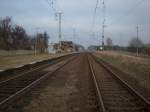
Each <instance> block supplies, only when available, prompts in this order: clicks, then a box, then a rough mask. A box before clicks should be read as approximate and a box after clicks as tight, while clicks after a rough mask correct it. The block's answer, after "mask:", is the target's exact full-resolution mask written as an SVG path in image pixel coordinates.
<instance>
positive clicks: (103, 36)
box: [102, 0, 106, 49]
mask: <svg viewBox="0 0 150 112" xmlns="http://www.w3.org/2000/svg"><path fill="white" fill-rule="evenodd" d="M105 8H106V7H105V0H103V16H104V20H103V24H102V49H104V45H105V44H104V39H105V21H106V19H105Z"/></svg>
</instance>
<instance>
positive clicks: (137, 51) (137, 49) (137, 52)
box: [136, 25, 139, 56]
mask: <svg viewBox="0 0 150 112" xmlns="http://www.w3.org/2000/svg"><path fill="white" fill-rule="evenodd" d="M136 30H137V43H136V44H137V45H136V47H137V48H136V55H137V56H138V55H139V46H138V41H139V26H138V25H137V27H136Z"/></svg>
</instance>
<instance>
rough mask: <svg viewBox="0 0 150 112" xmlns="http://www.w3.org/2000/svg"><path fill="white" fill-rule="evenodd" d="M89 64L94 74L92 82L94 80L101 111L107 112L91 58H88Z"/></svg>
mask: <svg viewBox="0 0 150 112" xmlns="http://www.w3.org/2000/svg"><path fill="white" fill-rule="evenodd" d="M88 64H89V67H90V71H91V74H92V80H93V82H94V85H95V89H96V94H97V96H98V103H99V111H100V112H106V109H105V105H104V102H103V99H102V95H101V92H100V88H99V86H98V83H97V80H96V77H95V73H94V70H93V66H92V64H91V62H90V59H89V57H88ZM100 108H101V109H102V110H101V109H100Z"/></svg>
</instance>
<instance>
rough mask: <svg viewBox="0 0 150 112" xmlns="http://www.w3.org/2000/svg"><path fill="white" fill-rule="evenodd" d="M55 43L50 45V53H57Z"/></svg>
mask: <svg viewBox="0 0 150 112" xmlns="http://www.w3.org/2000/svg"><path fill="white" fill-rule="evenodd" d="M54 45H55V44H54V43H50V44H49V45H48V53H56V49H55V48H54Z"/></svg>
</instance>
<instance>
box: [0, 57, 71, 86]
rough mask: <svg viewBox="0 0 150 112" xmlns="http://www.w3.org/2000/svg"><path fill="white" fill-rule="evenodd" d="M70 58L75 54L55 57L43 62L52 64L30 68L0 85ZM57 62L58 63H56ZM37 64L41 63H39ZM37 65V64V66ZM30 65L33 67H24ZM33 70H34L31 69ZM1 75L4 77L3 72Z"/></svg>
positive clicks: (0, 82)
mask: <svg viewBox="0 0 150 112" xmlns="http://www.w3.org/2000/svg"><path fill="white" fill-rule="evenodd" d="M68 56H73V54H68V55H63V56H59V57H55V58H52V59H49V60H43V62H44V61H50V63H44V64H43V65H41V64H40V65H39V66H35V67H30V68H29V70H25V71H23V72H21V73H19V75H17V74H16V76H12V77H11V78H9V79H6V80H3V81H0V85H1V84H2V83H5V82H7V81H9V80H12V79H14V78H17V77H20V76H22V75H26V74H28V73H32V72H35V71H37V70H40V69H43V68H46V67H48V66H51V65H53V64H55V63H57V61H58V62H60V61H61V59H63V58H66V57H68ZM55 61H56V62H55ZM37 63H39V62H37ZM37 63H35V64H37ZM40 63H42V61H41V62H40ZM28 65H31V64H27V65H24V66H28ZM32 65H34V64H32ZM24 66H23V67H24ZM21 68H22V67H21ZM31 68H32V69H31ZM16 69H17V68H15V70H16ZM18 69H20V68H18ZM11 70H12V69H11ZM6 71H7V70H6ZM6 71H3V72H6ZM8 74H9V73H8ZM1 75H2V72H1Z"/></svg>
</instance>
